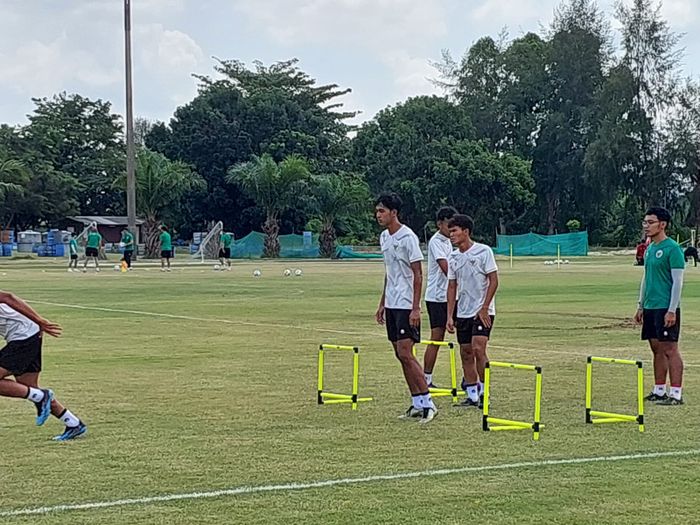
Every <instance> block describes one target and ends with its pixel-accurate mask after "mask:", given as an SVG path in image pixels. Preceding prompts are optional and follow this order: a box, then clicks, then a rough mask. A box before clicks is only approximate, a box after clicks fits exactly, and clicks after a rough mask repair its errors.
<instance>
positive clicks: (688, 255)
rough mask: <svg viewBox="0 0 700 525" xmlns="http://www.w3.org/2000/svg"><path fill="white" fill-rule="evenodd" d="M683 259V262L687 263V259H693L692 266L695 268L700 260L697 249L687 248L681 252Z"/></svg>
mask: <svg viewBox="0 0 700 525" xmlns="http://www.w3.org/2000/svg"><path fill="white" fill-rule="evenodd" d="M683 257H684V259H685V262H688V259H693V263H694V266H695V267H696V268H697V266H698V262H700V258H699V257H698V249H697V248H696V247H695V246H688V247H687V248H686V249H685V251H684V252H683Z"/></svg>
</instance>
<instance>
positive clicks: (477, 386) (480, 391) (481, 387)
mask: <svg viewBox="0 0 700 525" xmlns="http://www.w3.org/2000/svg"><path fill="white" fill-rule="evenodd" d="M476 388H478V389H479V395H481V394H483V393H484V383H482V382H481V381H477V382H476Z"/></svg>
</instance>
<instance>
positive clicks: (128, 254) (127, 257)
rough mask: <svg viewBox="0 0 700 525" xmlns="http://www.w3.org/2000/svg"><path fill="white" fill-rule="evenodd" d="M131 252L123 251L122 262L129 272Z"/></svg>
mask: <svg viewBox="0 0 700 525" xmlns="http://www.w3.org/2000/svg"><path fill="white" fill-rule="evenodd" d="M132 253H133V252H131V251H125V252H124V262H125V263H126V267H127V268H128V269H129V270H131V254H132Z"/></svg>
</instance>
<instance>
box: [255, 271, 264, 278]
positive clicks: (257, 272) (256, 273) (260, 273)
mask: <svg viewBox="0 0 700 525" xmlns="http://www.w3.org/2000/svg"><path fill="white" fill-rule="evenodd" d="M261 275H262V272H261V271H260V270H253V277H260V276H261Z"/></svg>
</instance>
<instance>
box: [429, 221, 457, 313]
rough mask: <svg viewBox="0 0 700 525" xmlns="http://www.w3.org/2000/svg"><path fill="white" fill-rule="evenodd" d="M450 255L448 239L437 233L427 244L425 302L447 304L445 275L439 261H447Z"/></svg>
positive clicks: (450, 249)
mask: <svg viewBox="0 0 700 525" xmlns="http://www.w3.org/2000/svg"><path fill="white" fill-rule="evenodd" d="M451 253H452V243H451V242H450V239H449V237H445V236H444V235H443V234H442V233H440V232H437V233H436V234H435V235H433V236H432V237H431V238H430V241H429V242H428V285H427V286H426V288H425V300H426V301H428V302H431V303H446V302H447V283H448V281H447V275H445V273H444V272H443V271H442V268H440V265H439V264H438V261H439V260H445V261H447V260H448V258H449V257H450V254H451Z"/></svg>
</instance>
